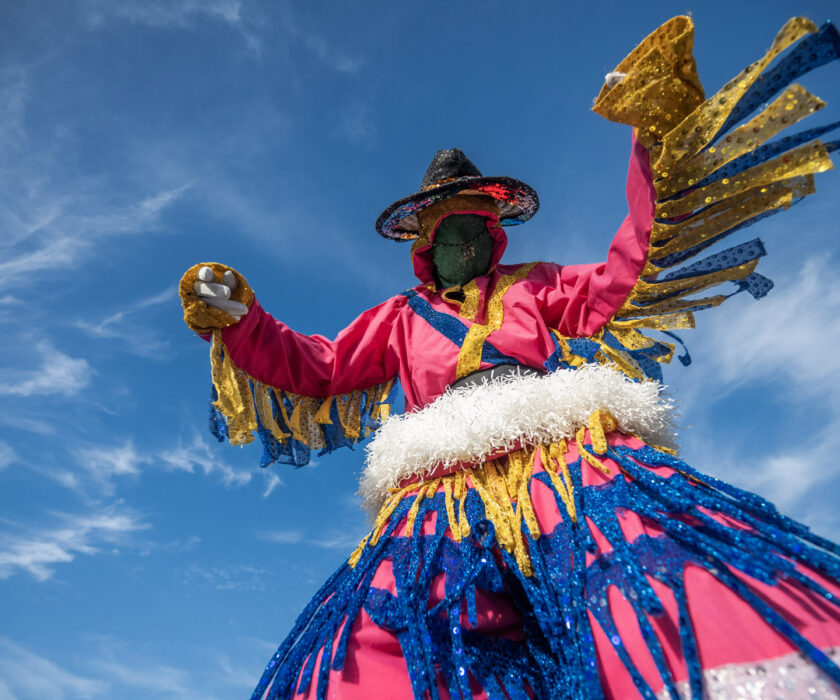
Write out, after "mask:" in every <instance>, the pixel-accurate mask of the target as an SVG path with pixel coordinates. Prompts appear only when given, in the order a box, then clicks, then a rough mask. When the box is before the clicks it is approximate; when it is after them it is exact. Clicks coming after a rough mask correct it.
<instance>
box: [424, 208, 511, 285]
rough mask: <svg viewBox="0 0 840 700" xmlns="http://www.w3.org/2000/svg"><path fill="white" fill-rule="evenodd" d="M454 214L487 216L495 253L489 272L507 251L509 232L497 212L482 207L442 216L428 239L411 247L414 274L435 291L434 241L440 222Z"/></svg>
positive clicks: (491, 258)
mask: <svg viewBox="0 0 840 700" xmlns="http://www.w3.org/2000/svg"><path fill="white" fill-rule="evenodd" d="M453 214H478V215H479V216H483V217H486V218H487V230H488V231H490V235H491V236H492V237H493V254H492V255H491V256H490V268H489V269H488V270H487V273H490V272H492V271H493V270H494V269H496V265H498V264H499V260H501V259H502V254H503V253H504V252H505V248H507V234H506V233H505V230H504V229H503V228H502V225H501V224H500V223H499V216H498V215H497V214H496V213H495V212H492V211H487V210H481V209H465V210H464V211H453V212H449V213H447V214H446V215H445V216H442V217H441V218H440V221H438V223H437V225H436V226H435V230H434V231H432V233H431V235H430V236H429V238H428V240H427V239H425V238H419V239H418V240H417V241H416V242H415V244H414V245H413V246H412V248H411V263H412V265H413V266H414V274H415V275H416V276H417V279H419V280H420V281H421V282H422V283H423V284H425V285H426V286H428V287H430V288H431V289H434V290H435V291H437V287H436V285H435V265H434V263H433V262H432V244H433V243H434V240H435V232H436V231H437V228H438V226H440V222H441V221H443V220H444V219H445V218H446V217H447V216H452V215H453ZM487 273H485V274H487Z"/></svg>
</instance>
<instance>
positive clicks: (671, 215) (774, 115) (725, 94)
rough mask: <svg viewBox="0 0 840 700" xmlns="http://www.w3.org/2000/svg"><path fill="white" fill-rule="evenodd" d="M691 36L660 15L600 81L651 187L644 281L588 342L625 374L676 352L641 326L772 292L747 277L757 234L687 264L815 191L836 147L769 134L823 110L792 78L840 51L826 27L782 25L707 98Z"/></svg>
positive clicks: (598, 357)
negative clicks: (613, 80)
mask: <svg viewBox="0 0 840 700" xmlns="http://www.w3.org/2000/svg"><path fill="white" fill-rule="evenodd" d="M693 43H694V25H693V23H692V21H691V18H690V17H675V18H673V19H671V20H669V21H668V22H666V23H665V24H663V25H662V26H661V27H659V28H658V29H656V31H654V32H653V33H652V34H651V35H650V36H648V37H647V38H646V39H645V40H644V41H642V43H640V44H639V46H637V47H636V48H635V49H634V50H633V51H632V52H631V53H630V54H629V55H628V56H627V58H625V59H624V60H623V61H622V62H621V63H619V65H618V66H617V67H616V72H619V73H622V74H625V77H624V78H623V79H622V80H621V82H619V83H618V84H617V85H614V86H613V87H610V86H608V85H604V87H603V88H602V89H601V93H600V94H599V96H598V98H597V99H596V101H595V105H594V108H593V109H594V111H595V112H597V113H598V114H600V115H602V116H604V117H606V118H607V119H609V120H611V121H616V122H620V123H622V124H628V125H630V126H633V127H634V128H635V130H636V135H637V138H638V140H639V141H640V142H641V143H642V144H643V145H644V146H645V147H646V148H648V150H649V152H650V164H651V170H652V173H653V177H654V183H653V184H654V188H655V190H656V194H657V201H656V209H655V220H654V224H653V229H652V232H651V240H650V247H649V249H648V255H647V261H646V264H645V267H644V270H643V271H642V274H641V277H640V278H639V280H638V282H637V283H636V285H635V287H634V288H633V290H632V291H631V293H630V294H629V296H628V297H627V299H626V300H625V302H624V304H623V305H622V306H621V308H620V309H619V310H618V312H617V313H616V315H615V317H614V318H613V319H612V320H611V322H610V323H608V324H607V325H606V326H605V327H604V329H603V330H602V331H600V332H599V334H597V336H595V337H593V338H592V339H590V342H591V343H593V345H592V347H591V348H590V351H591V352H590V355H589V357H588V358H587V359H586V361H599V362H605V363H606V362H609V363H612V364H615V365H618V366H619V367H620V369H622V371H624V372H625V373H627V374H628V375H629V376H632V377H634V378H641V377H643V376H656V372H653V371H651V367H650V366H649V364H648V365H647V366H645V365H646V364H647V363H646V362H644V360H645V359H650V360H654V361H656V362H668V361H670V359H671V356H672V351H673V345H671V344H670V343H666V342H661V341H654V340H651V339H649V338H647V336H646V335H644V334H643V333H641V332H640V331H641V330H642V329H656V330H663V331H668V330H673V329H676V328H687V327H693V325H694V319H693V315H692V312H694V311H697V310H700V309H705V308H709V307H714V306H718V305H719V304H720V303H722V302H723V301H724V300H725V299H726V298H727V297H729V296H731V295H732V293H737V292H738V291H747V292H748V293H750V294H752V296H753V297H755V298H760V297H762V296H764V295H765V294H766V293H767V292H768V291H769V289H770V288H771V287H772V282H770V280H768V279H766V278H765V277H762V276H761V275H759V274H757V273H756V272H755V268H756V266H757V264H758V261H759V258H760V257H761V256H763V255H764V254H765V250H764V246H763V244H762V242H761V241H760V240H758V239H753V240H750V241H747V242H745V243H740V244H739V245H737V246H734V247H731V248H728V249H726V250H721V251H720V252H717V253H714V254H712V255H709V256H708V257H705V258H703V259H700V260H697V261H694V259H695V258H696V257H697V256H698V255H699V254H700V253H701V252H703V251H705V250H706V249H707V248H710V247H711V246H714V245H716V244H718V243H720V242H721V241H723V240H724V239H725V238H726V237H727V236H729V235H730V234H732V233H734V232H736V231H739V230H741V229H743V228H745V227H746V226H749V225H750V224H752V223H754V222H756V221H758V220H759V219H762V218H764V217H766V216H768V215H770V214H774V213H777V212H779V211H782V210H784V209H787V208H789V207H790V206H791V204H793V203H794V202H796V201H798V200H799V199H801V198H802V197H804V196H806V195H808V194H811V193H813V192H814V175H815V174H816V173H820V172H824V171H826V170H829V169H831V168H832V163H831V159H830V157H829V152H830V151H831V150H835V149H836V148H837V146H838V143H837V142H835V143H830V144H823V143H822V142H821V141H819V138H818V137H819V136H821V135H822V134H824V133H826V132H827V131H829V130H831V129H832V128H834V127H835V126H836V124H833V125H828V126H826V127H818V128H814V129H810V130H807V131H800V132H798V133H796V134H793V135H791V136H785V137H784V138H780V139H775V137H776V136H777V135H779V134H780V133H781V132H782V131H785V130H786V129H788V128H789V127H791V126H794V125H795V124H797V123H798V122H799V121H800V120H801V119H803V118H805V117H807V116H809V115H811V114H813V113H814V112H817V111H818V110H820V109H822V108H823V107H824V106H825V103H824V102H823V101H822V100H820V99H819V98H818V97H815V96H814V95H812V94H811V93H809V92H808V91H807V90H806V89H805V88H804V87H802V86H801V85H798V84H796V83H795V82H794V81H795V80H796V79H797V78H799V77H800V76H802V75H804V74H805V73H807V72H808V71H810V70H812V69H813V68H816V67H817V66H820V65H823V64H825V63H828V62H830V61H833V60H836V59H837V58H838V53H839V52H840V35H838V32H837V29H836V28H835V27H834V25H832V24H831V23H826V24H825V25H823V26H822V27H821V28H817V26H816V25H815V24H814V23H813V22H811V21H810V20H807V19H804V18H802V17H795V18H793V19H791V20H789V21H788V22H787V23H786V24H785V26H784V27H782V29H781V31H780V32H779V33H778V35H777V36H776V38H775V40H774V41H773V43H772V45H771V47H770V48H769V50H768V51H767V53H765V55H764V56H762V57H761V58H760V59H759V60H757V61H755V62H754V63H752V64H751V65H749V66H747V67H746V68H745V69H744V70H743V71H741V73H739V74H738V75H737V76H735V77H734V78H733V79H732V80H730V81H729V82H728V83H726V85H724V87H723V88H721V89H720V90H719V91H718V92H717V93H715V94H714V95H713V96H711V97H709V98H708V99H706V98H705V95H704V91H703V87H702V85H701V83H700V80H699V78H698V75H697V68H696V64H695V61H694V58H693V56H692V47H693ZM756 111H757V112H758V113H757V114H756V115H755V116H752V118H749V117H750V116H751V115H752V114H753V113H754V112H756ZM748 118H749V119H748ZM774 139H775V140H774ZM689 261H692V262H690V263H689ZM686 263H688V264H686ZM725 282H734V283H735V284H736V289H735V291H734V292H733V291H732V289H731V288H730V290H724V292H718V293H714V294H710V295H706V296H699V297H698V296H695V295H697V294H700V293H703V292H705V291H706V290H708V289H711V288H715V287H718V285H721V284H722V283H725ZM716 291H717V290H716ZM558 340H559V341H560V343H561V347H564V346H563V343H566V345H565V348H566V349H568V350H569V352H570V357H569V361H571V362H572V363H573V362H574V361H575V359H577V360H580V361H584V360H582V359H581V354H580V352H578V353H577V354H575V352H574V351H573V350H572V349H571V348H570V346H569V344H568V340H569V339H565V338H562V337H561V336H559V337H558ZM584 354H585V353H584Z"/></svg>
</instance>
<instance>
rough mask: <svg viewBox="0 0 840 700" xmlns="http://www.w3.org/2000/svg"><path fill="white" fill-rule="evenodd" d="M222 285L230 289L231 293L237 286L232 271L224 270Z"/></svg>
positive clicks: (237, 283)
mask: <svg viewBox="0 0 840 700" xmlns="http://www.w3.org/2000/svg"><path fill="white" fill-rule="evenodd" d="M222 284H226V285H227V286H228V287H230V289H231V291H233V290H234V289H236V288H237V287H238V286H239V282H237V281H236V275H235V274H233V270H225V274H223V275H222Z"/></svg>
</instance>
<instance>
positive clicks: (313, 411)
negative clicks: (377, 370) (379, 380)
mask: <svg viewBox="0 0 840 700" xmlns="http://www.w3.org/2000/svg"><path fill="white" fill-rule="evenodd" d="M210 369H211V376H212V379H213V395H212V401H211V404H210V430H211V432H212V433H213V435H214V436H215V437H216V438H217V439H218V440H219V441H220V442H221V441H223V440H225V439H227V440H228V441H229V442H230V443H231V444H232V445H245V444H248V443H250V442H253V440H254V434H255V433H256V435H257V436H258V437H259V438H260V441H261V442H262V445H263V456H262V460H261V461H260V466H262V467H267V466H269V465H271V464H273V463H274V462H281V463H284V464H294V465H295V466H303V465H305V464H307V463H308V462H309V459H310V454H311V452H312V450H320V453H319V454H324V453H326V452H332V451H333V450H335V449H338V448H339V447H343V446H350V445H354V444H356V443H358V442H359V441H361V440H363V439H364V438H366V437H369V436H370V435H371V433H372V432H373V431H374V430H376V429H377V428H378V427H379V425H380V424H381V422H382V421H384V420H386V419H387V418H388V417H389V416H390V411H391V402H392V401H393V388H394V385H395V380H393V379H392V380H391V381H388V382H385V383H383V384H378V385H376V386H373V387H369V388H368V389H362V390H358V391H353V392H350V393H349V394H341V395H338V396H328V397H326V398H318V397H311V396H301V395H299V394H294V393H292V392H290V391H282V390H280V389H277V388H275V387H272V386H269V385H267V384H263V383H262V382H259V381H257V380H256V379H254V378H253V377H251V376H250V375H248V374H247V373H246V372H245V371H244V370H242V369H240V368H239V367H237V366H236V365H235V364H234V362H233V360H232V359H231V357H230V353H228V352H227V350H226V349H225V346H224V341H223V340H222V335H221V331H219V330H216V331H214V333H213V340H212V344H211V347H210Z"/></svg>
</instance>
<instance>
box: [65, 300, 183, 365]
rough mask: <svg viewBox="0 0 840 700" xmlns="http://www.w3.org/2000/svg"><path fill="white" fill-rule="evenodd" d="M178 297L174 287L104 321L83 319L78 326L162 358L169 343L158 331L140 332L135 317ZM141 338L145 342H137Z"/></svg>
mask: <svg viewBox="0 0 840 700" xmlns="http://www.w3.org/2000/svg"><path fill="white" fill-rule="evenodd" d="M177 295H178V290H177V289H176V288H175V286H174V285H172V286H169V287H167V288H166V289H164V290H162V291H160V292H158V293H157V294H154V295H152V296H149V297H146V298H143V299H140V300H139V301H136V302H134V303H131V304H128V305H126V306H125V307H124V308H122V309H120V310H119V311H117V312H115V313H112V314H110V315H108V316H106V317H105V318H103V319H102V320H101V321H97V322H91V321H88V320H81V321H78V322H77V323H76V326H77V327H78V328H80V329H82V330H83V331H84V332H85V333H87V334H88V335H90V336H92V337H94V338H100V339H114V340H120V341H122V342H123V343H125V344H126V345H125V347H126V349H127V350H128V351H129V352H132V353H133V354H137V355H142V356H146V357H160V355H161V353H162V352H163V351H164V350H165V349H166V348H167V347H168V346H169V343H168V342H166V341H164V340H161V339H160V338H159V337H157V335H156V333H155V331H153V330H152V329H150V328H143V329H142V331H141V330H138V321H136V320H135V318H134V317H135V316H136V315H137V314H138V313H141V312H143V311H146V310H148V309H151V308H154V307H156V306H160V305H162V304H166V303H169V302H172V301H173V300H174V299H175V298H176V297H177ZM138 337H142V339H143V340H142V342H137V339H138Z"/></svg>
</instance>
